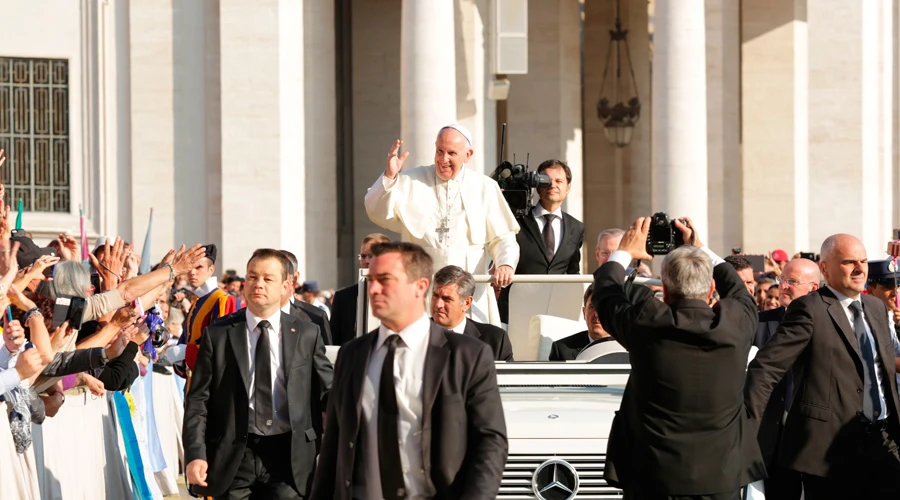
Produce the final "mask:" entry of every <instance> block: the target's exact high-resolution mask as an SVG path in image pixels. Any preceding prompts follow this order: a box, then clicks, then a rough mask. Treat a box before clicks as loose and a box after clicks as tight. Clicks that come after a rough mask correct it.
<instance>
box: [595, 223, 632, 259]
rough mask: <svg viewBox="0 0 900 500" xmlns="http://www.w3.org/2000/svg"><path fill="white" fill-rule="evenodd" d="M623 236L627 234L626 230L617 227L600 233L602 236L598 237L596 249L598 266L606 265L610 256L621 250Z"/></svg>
mask: <svg viewBox="0 0 900 500" xmlns="http://www.w3.org/2000/svg"><path fill="white" fill-rule="evenodd" d="M623 234H625V231H624V230H622V229H619V228H615V227H614V228H612V229H604V230H603V231H601V232H600V236H597V247H596V248H595V249H594V257H596V258H597V265H598V266H602V265H603V264H606V261H608V260H609V256H610V255H612V253H613V252H615V251H616V249H618V248H619V242H620V241H622V235H623Z"/></svg>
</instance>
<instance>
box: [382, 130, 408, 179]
mask: <svg viewBox="0 0 900 500" xmlns="http://www.w3.org/2000/svg"><path fill="white" fill-rule="evenodd" d="M402 144H403V141H401V140H400V139H397V140H396V141H394V145H393V146H392V147H391V152H390V153H388V157H387V167H386V168H385V169H384V176H385V177H387V178H388V179H396V178H397V175H398V174H399V173H400V169H401V168H403V162H404V161H406V157H407V156H409V151H407V152H405V153H403V154H402V155H399V156H398V155H397V153H398V152H399V151H400V146H401V145H402Z"/></svg>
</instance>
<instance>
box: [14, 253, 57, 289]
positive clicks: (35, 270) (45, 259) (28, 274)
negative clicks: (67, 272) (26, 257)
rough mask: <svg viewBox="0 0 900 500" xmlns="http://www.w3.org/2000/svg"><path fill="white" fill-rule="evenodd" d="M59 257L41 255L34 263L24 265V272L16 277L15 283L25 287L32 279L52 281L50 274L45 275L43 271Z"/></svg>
mask: <svg viewBox="0 0 900 500" xmlns="http://www.w3.org/2000/svg"><path fill="white" fill-rule="evenodd" d="M59 260H60V259H59V257H51V256H49V255H43V256H41V257H39V258H38V260H36V261H34V264H32V265H30V266H28V267H26V268H25V269H24V273H22V274H21V276H19V277H17V278H16V281H15V284H16V286H18V287H19V288H22V289H25V288H26V287H27V286H28V284H29V283H31V282H32V281H53V277H52V276H47V275H45V274H44V272H45V271H46V270H47V269H50V268H51V267H53V266H55V265H56V264H58V263H59Z"/></svg>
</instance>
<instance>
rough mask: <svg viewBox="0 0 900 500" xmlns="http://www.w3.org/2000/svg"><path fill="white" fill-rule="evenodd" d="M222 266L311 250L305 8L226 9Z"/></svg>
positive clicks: (280, 2) (247, 4) (253, 4)
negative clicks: (257, 252)
mask: <svg viewBox="0 0 900 500" xmlns="http://www.w3.org/2000/svg"><path fill="white" fill-rule="evenodd" d="M219 16H220V33H221V47H220V54H221V56H220V61H221V137H222V139H221V140H222V178H221V185H222V190H221V200H220V201H219V203H220V204H221V207H222V220H223V228H222V242H221V243H222V247H223V250H222V255H223V259H222V263H221V265H220V268H221V269H226V268H234V269H243V268H244V266H245V265H246V262H247V259H248V258H249V257H250V255H251V253H252V252H253V250H254V249H256V248H260V247H270V248H282V249H286V250H290V251H291V252H293V253H295V254H296V255H297V259H298V260H299V262H300V267H301V269H300V271H301V272H303V271H304V270H305V269H304V268H303V266H304V264H305V261H306V259H305V249H306V240H305V238H306V217H305V214H304V211H305V209H306V187H305V183H304V181H305V171H306V165H305V156H304V151H305V131H304V127H305V120H306V117H305V114H304V96H305V94H304V80H303V77H304V38H303V37H304V34H303V4H302V3H298V2H291V1H288V0H264V1H247V0H233V1H228V2H222V4H221V6H220V12H219Z"/></svg>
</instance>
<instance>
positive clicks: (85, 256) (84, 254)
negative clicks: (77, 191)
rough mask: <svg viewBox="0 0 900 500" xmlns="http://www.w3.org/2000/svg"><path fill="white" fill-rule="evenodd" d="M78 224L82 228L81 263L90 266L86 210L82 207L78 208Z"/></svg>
mask: <svg viewBox="0 0 900 500" xmlns="http://www.w3.org/2000/svg"><path fill="white" fill-rule="evenodd" d="M78 224H79V226H80V228H81V235H80V236H81V262H87V263H88V264H90V256H89V254H90V251H89V250H88V239H87V233H86V232H85V231H84V209H82V208H81V205H79V206H78Z"/></svg>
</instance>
